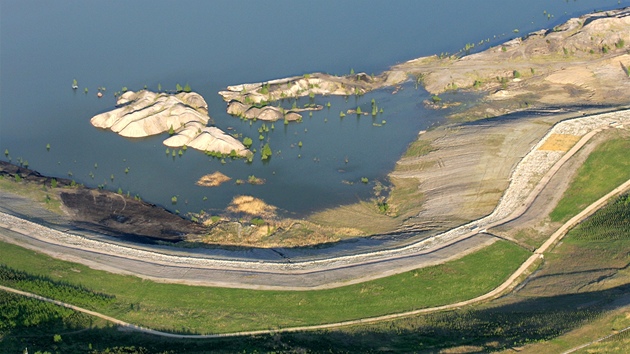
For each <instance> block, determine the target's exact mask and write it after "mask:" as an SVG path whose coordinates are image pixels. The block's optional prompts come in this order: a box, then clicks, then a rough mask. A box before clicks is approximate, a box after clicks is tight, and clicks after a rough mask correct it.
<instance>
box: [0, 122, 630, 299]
mask: <svg viewBox="0 0 630 354" xmlns="http://www.w3.org/2000/svg"><path fill="white" fill-rule="evenodd" d="M629 125H630V110H623V111H618V112H613V113H606V114H599V115H594V116H587V117H582V118H575V119H571V120H565V121H562V122H560V123H557V124H556V125H555V126H554V127H553V128H552V129H550V130H549V132H548V133H547V134H546V135H545V136H544V137H543V139H541V140H540V141H539V142H538V144H536V145H535V146H534V147H533V148H532V149H531V150H530V152H529V153H528V154H527V155H526V156H525V157H524V158H523V159H522V160H521V162H520V163H519V164H518V166H517V167H516V168H515V169H514V170H513V172H512V175H511V178H510V180H511V182H510V185H509V187H508V189H507V190H506V192H505V193H504V195H503V197H502V198H501V201H500V203H499V204H498V205H497V206H496V208H495V209H494V211H493V212H492V213H491V214H490V215H487V216H485V217H483V218H481V219H478V220H475V221H472V222H470V223H468V224H466V225H463V226H460V227H457V228H455V229H452V230H450V231H447V232H445V233H442V234H440V235H438V236H433V237H430V238H428V239H425V240H422V241H419V242H415V243H413V244H410V245H407V246H404V247H399V248H396V249H390V250H380V251H379V250H376V251H372V252H367V253H362V254H355V255H347V256H342V257H334V258H328V259H324V260H311V261H306V260H299V261H295V260H291V259H285V260H284V261H283V262H270V261H269V260H267V261H262V260H261V261H255V260H252V261H237V260H226V259H209V258H198V257H176V256H170V255H166V254H162V253H159V252H157V253H156V252H155V251H154V252H147V251H141V250H139V249H137V248H134V247H122V246H120V245H112V244H105V243H102V242H100V241H96V240H89V239H86V238H83V237H81V236H76V235H70V234H67V233H63V232H59V231H54V232H53V231H52V230H50V229H47V228H45V227H43V226H41V225H37V224H32V223H30V222H27V221H24V220H19V219H17V218H13V217H10V216H8V215H6V214H0V216H1V217H2V219H3V221H2V227H3V228H6V229H9V230H15V231H25V232H27V233H28V234H30V235H38V234H39V235H40V236H38V237H40V238H43V239H47V237H48V242H53V243H56V244H58V245H59V244H64V243H66V244H67V243H69V244H70V245H73V246H72V247H76V248H80V249H83V250H88V251H90V252H92V253H94V252H96V253H103V254H111V255H113V254H115V255H116V257H119V258H129V259H136V260H142V261H144V262H157V263H156V264H160V265H161V266H164V265H167V264H170V265H177V266H178V267H186V268H198V269H201V268H206V269H211V270H212V273H213V274H215V275H214V278H215V279H216V276H219V277H220V278H222V274H218V273H219V272H218V270H224V271H229V272H239V271H244V272H245V273H246V274H250V276H251V275H252V274H254V273H260V272H262V274H265V275H266V277H265V279H261V278H260V277H253V278H251V277H242V276H241V277H239V279H242V280H241V284H240V286H246V287H250V286H252V287H255V288H267V287H266V285H264V284H261V283H258V282H260V281H261V280H264V281H266V282H268V281H269V278H270V277H272V274H286V275H291V276H293V277H296V278H295V282H296V283H298V284H301V286H304V281H303V275H304V274H311V276H312V274H321V273H322V272H324V273H325V272H326V271H329V272H330V271H335V270H336V271H339V272H340V273H339V274H341V275H344V274H345V273H347V269H351V268H352V269H354V270H356V269H357V268H360V267H365V266H370V265H371V266H374V265H382V263H383V262H385V263H387V262H388V261H392V260H393V261H396V260H401V259H403V260H404V259H410V257H418V256H419V257H421V256H423V255H425V254H430V253H431V252H433V251H431V250H435V249H444V248H447V247H446V246H447V245H455V244H458V243H459V242H462V241H464V240H468V239H471V238H474V237H476V236H477V235H481V236H483V235H484V234H485V230H486V229H488V228H491V227H495V226H499V225H501V224H504V223H506V222H508V221H511V220H514V219H516V218H518V217H519V216H521V215H522V214H523V213H525V212H526V211H527V209H528V208H529V206H530V205H531V203H532V202H533V201H534V199H535V198H536V197H537V195H538V194H539V193H540V192H541V190H542V189H543V188H544V187H545V185H546V183H547V182H548V181H549V179H550V178H551V177H553V176H554V174H555V173H556V172H557V171H558V170H559V169H560V167H561V166H562V164H564V162H565V161H567V160H568V159H569V158H570V157H571V156H573V154H575V152H577V151H578V150H579V149H580V148H581V147H582V146H583V145H584V144H586V143H587V142H588V141H589V139H590V138H591V137H592V136H594V135H596V134H597V133H599V132H601V131H602V130H605V129H627V127H628V126H629ZM554 134H565V135H566V134H571V135H575V136H580V137H581V140H580V141H579V142H577V143H576V144H575V145H574V146H572V148H571V150H568V151H564V152H558V151H555V152H549V151H546V150H541V149H540V147H541V146H542V145H543V144H544V143H545V142H546V141H547V140H549V138H550V137H551V136H552V135H554ZM542 174H545V176H544V177H543V176H542ZM52 234H55V235H52ZM33 237H35V236H33ZM50 237H52V239H50ZM491 239H492V237H491ZM477 242H481V243H482V244H483V243H485V242H488V241H487V239H486V241H481V240H478V241H477ZM477 242H475V244H478V243H477ZM467 248H470V246H469V247H467ZM40 251H44V253H46V252H45V250H41V249H40ZM461 252H462V251H461V250H460V251H459V252H456V253H455V254H456V255H461ZM141 255H143V256H141ZM453 256H454V255H453V254H451V255H450V256H447V258H448V257H453ZM412 263H413V267H415V268H417V266H418V264H417V262H416V261H414V262H412ZM385 268H386V269H387V274H392V272H395V273H396V272H399V271H403V270H406V269H407V268H405V267H399V268H395V270H391V267H390V266H389V265H388V266H387V267H385ZM360 273H361V275H362V276H361V277H359V279H360V281H363V280H365V278H364V277H365V274H366V272H364V271H362V272H360ZM355 274H356V273H355ZM381 274H382V273H381ZM205 277H210V278H213V276H212V274H206V275H205V276H204V279H206V280H205V281H207V279H208V278H205ZM323 280H324V281H325V283H324V284H329V283H330V282H331V281H332V279H331V277H329V276H325V277H324V278H323ZM350 281H352V280H350ZM176 282H181V280H179V281H176ZM246 282H249V284H250V285H247V283H246ZM192 283H193V284H194V283H197V282H192ZM220 283H221V286H230V284H225V282H224V281H221V282H220ZM333 283H336V284H340V285H341V284H348V280H347V279H346V280H344V281H341V283H339V281H337V282H333ZM243 284H245V285H243ZM321 285H322V284H320V286H321ZM231 286H238V285H236V284H231ZM270 288H275V287H270ZM299 288H300V287H299V286H298V287H296V288H295V289H296V290H297V289H299ZM309 288H318V286H317V285H315V286H311V287H309Z"/></svg>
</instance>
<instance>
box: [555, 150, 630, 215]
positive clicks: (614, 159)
mask: <svg viewBox="0 0 630 354" xmlns="http://www.w3.org/2000/svg"><path fill="white" fill-rule="evenodd" d="M628 151H630V139H613V140H609V141H607V142H605V143H602V144H601V145H600V146H598V147H597V148H596V149H595V150H594V151H593V152H592V153H591V154H590V155H589V157H588V158H587V159H586V162H584V165H582V166H581V167H580V169H579V170H578V172H577V175H576V177H575V178H574V180H573V181H572V182H571V185H570V186H569V188H568V189H567V190H566V192H565V193H564V195H563V196H562V199H561V200H560V202H559V203H558V205H557V206H556V208H555V209H554V210H553V211H552V212H551V214H550V215H549V216H550V217H551V220H552V221H566V220H568V219H570V218H571V217H573V216H574V215H576V214H577V213H579V212H580V211H581V210H583V209H584V208H586V207H587V206H588V205H590V204H591V203H593V202H595V201H596V200H597V199H599V198H601V197H602V196H604V195H605V194H606V193H608V192H610V191H611V190H613V189H615V188H616V187H617V186H619V185H620V184H622V183H623V182H625V181H626V180H628V179H629V178H630V158H629V157H628V156H629V155H628Z"/></svg>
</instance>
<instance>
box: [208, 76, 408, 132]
mask: <svg viewBox="0 0 630 354" xmlns="http://www.w3.org/2000/svg"><path fill="white" fill-rule="evenodd" d="M406 80H407V74H406V73H405V72H403V71H391V72H384V73H382V74H381V75H378V76H373V75H372V76H370V75H367V74H365V73H359V74H352V75H347V76H334V75H329V74H323V73H313V74H308V75H304V76H293V77H288V78H284V79H277V80H270V81H267V82H258V83H251V84H240V85H234V86H228V87H227V90H226V91H220V92H219V95H221V97H223V100H224V101H226V102H228V107H227V112H228V113H229V114H231V115H233V116H239V117H243V118H247V119H262V120H271V121H273V120H278V119H286V120H289V121H291V120H299V119H300V118H302V115H301V114H300V113H299V112H301V111H305V110H313V109H315V110H319V109H322V108H323V107H322V106H317V107H314V108H295V107H294V108H291V109H290V110H286V111H284V112H283V111H282V110H281V109H279V108H277V107H273V106H269V105H268V104H269V103H270V102H277V101H281V100H283V99H285V98H298V97H305V96H311V97H313V96H314V95H336V96H351V95H362V94H365V93H367V92H369V91H372V90H375V89H377V88H381V87H384V86H395V85H399V84H401V83H403V82H404V81H406Z"/></svg>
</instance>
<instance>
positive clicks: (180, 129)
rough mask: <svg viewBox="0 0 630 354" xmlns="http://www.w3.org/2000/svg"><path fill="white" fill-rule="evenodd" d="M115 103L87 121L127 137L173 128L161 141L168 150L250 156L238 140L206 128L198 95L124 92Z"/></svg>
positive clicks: (205, 109)
mask: <svg viewBox="0 0 630 354" xmlns="http://www.w3.org/2000/svg"><path fill="white" fill-rule="evenodd" d="M116 104H117V108H116V109H114V110H111V111H109V112H105V113H101V114H98V115H96V116H94V117H93V118H92V119H91V120H90V122H91V123H92V125H93V126H95V127H97V128H103V129H111V130H112V131H114V132H116V133H118V134H120V135H122V136H124V137H129V138H141V137H146V136H151V135H156V134H161V133H164V132H167V131H169V130H171V128H172V129H173V131H174V132H175V134H174V135H173V136H171V137H170V138H168V139H166V140H165V141H164V144H165V145H166V146H169V147H173V148H176V147H182V146H184V145H186V146H188V147H191V148H194V149H198V150H201V151H213V152H220V153H223V154H229V153H230V152H232V151H235V152H236V153H237V154H238V155H239V156H246V155H247V154H249V153H250V152H249V150H247V149H246V148H245V146H244V145H243V144H242V143H241V142H240V141H238V140H236V139H235V138H233V137H232V136H230V135H228V134H226V133H224V132H223V131H221V130H220V129H219V128H216V127H206V124H207V123H208V121H209V120H210V117H209V116H208V104H207V103H206V101H205V100H204V99H203V97H201V95H199V94H197V93H194V92H188V93H187V92H180V93H178V94H176V95H170V94H167V93H155V92H151V91H147V90H142V91H138V92H133V91H127V92H125V93H124V94H122V95H121V96H120V97H119V98H118V101H117V102H116Z"/></svg>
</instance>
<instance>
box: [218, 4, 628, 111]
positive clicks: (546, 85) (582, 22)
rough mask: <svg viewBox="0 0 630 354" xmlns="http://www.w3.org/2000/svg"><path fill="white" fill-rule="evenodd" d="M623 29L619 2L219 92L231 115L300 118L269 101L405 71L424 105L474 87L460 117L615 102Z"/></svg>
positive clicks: (362, 84) (361, 87)
mask: <svg viewBox="0 0 630 354" xmlns="http://www.w3.org/2000/svg"><path fill="white" fill-rule="evenodd" d="M629 37H630V8H624V9H619V10H612V11H605V12H596V13H592V14H587V15H584V16H581V17H579V18H572V19H570V20H568V21H567V22H565V23H564V24H561V25H558V26H556V27H554V28H553V29H550V30H540V31H537V32H533V33H530V34H528V35H526V36H523V37H517V38H515V39H513V40H510V41H508V42H505V43H503V44H500V45H498V46H495V47H492V48H489V49H487V50H484V51H481V52H478V53H472V54H471V53H470V52H471V51H472V50H474V48H475V46H474V44H469V45H467V49H464V50H462V51H461V52H460V53H458V54H454V55H440V56H437V55H432V56H428V57H421V58H417V59H413V60H410V61H407V62H404V63H401V64H398V65H395V66H393V67H391V68H390V69H389V70H387V71H385V72H383V73H381V74H379V75H376V76H375V75H366V74H364V73H359V74H356V75H355V74H352V75H346V76H334V75H328V74H322V73H313V74H306V75H304V76H298V77H289V78H284V79H277V80H271V81H267V82H259V83H250V84H240V85H234V86H228V87H227V90H226V91H221V92H219V94H220V95H221V96H222V97H223V100H224V101H226V102H227V103H228V107H227V111H228V113H229V114H231V115H234V116H239V117H242V118H248V119H253V118H256V119H264V120H277V119H283V118H284V119H286V120H289V121H291V120H298V119H299V118H301V115H300V114H299V108H298V110H296V109H289V110H285V109H283V108H281V107H273V106H270V105H269V104H270V103H272V102H276V101H280V100H282V99H285V98H298V97H304V96H310V97H313V96H314V95H341V96H350V95H362V94H365V93H367V92H369V91H372V90H375V89H379V88H383V87H388V86H397V85H400V84H402V83H403V82H405V81H408V80H409V79H410V78H412V79H414V80H416V82H417V83H418V84H420V85H422V86H424V88H425V89H426V90H427V91H428V92H429V93H431V94H432V95H434V98H435V101H438V102H440V103H439V104H436V103H435V102H431V101H428V102H425V106H428V107H433V108H442V107H444V106H455V105H456V103H453V102H444V101H442V100H441V99H439V98H438V97H439V96H438V95H440V94H443V93H445V92H447V91H451V92H452V91H458V90H463V91H475V92H479V93H481V94H482V99H481V100H479V102H477V104H476V105H474V106H473V107H471V108H470V109H467V110H466V111H463V112H458V113H456V114H454V115H453V116H452V118H457V119H459V120H475V119H481V118H489V117H496V116H500V115H503V114H507V113H511V112H515V111H522V110H526V109H532V108H544V107H550V106H554V107H558V106H585V105H594V106H604V105H619V104H624V103H626V102H628V100H629V99H630V90H629V88H630V70H629V68H630V55H629V54H628V48H629V45H630V44H628V43H626V40H627V39H628V38H629ZM488 41H489V39H488ZM482 42H485V40H484V41H482ZM394 92H396V90H395V91H394ZM426 103H428V104H426Z"/></svg>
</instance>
